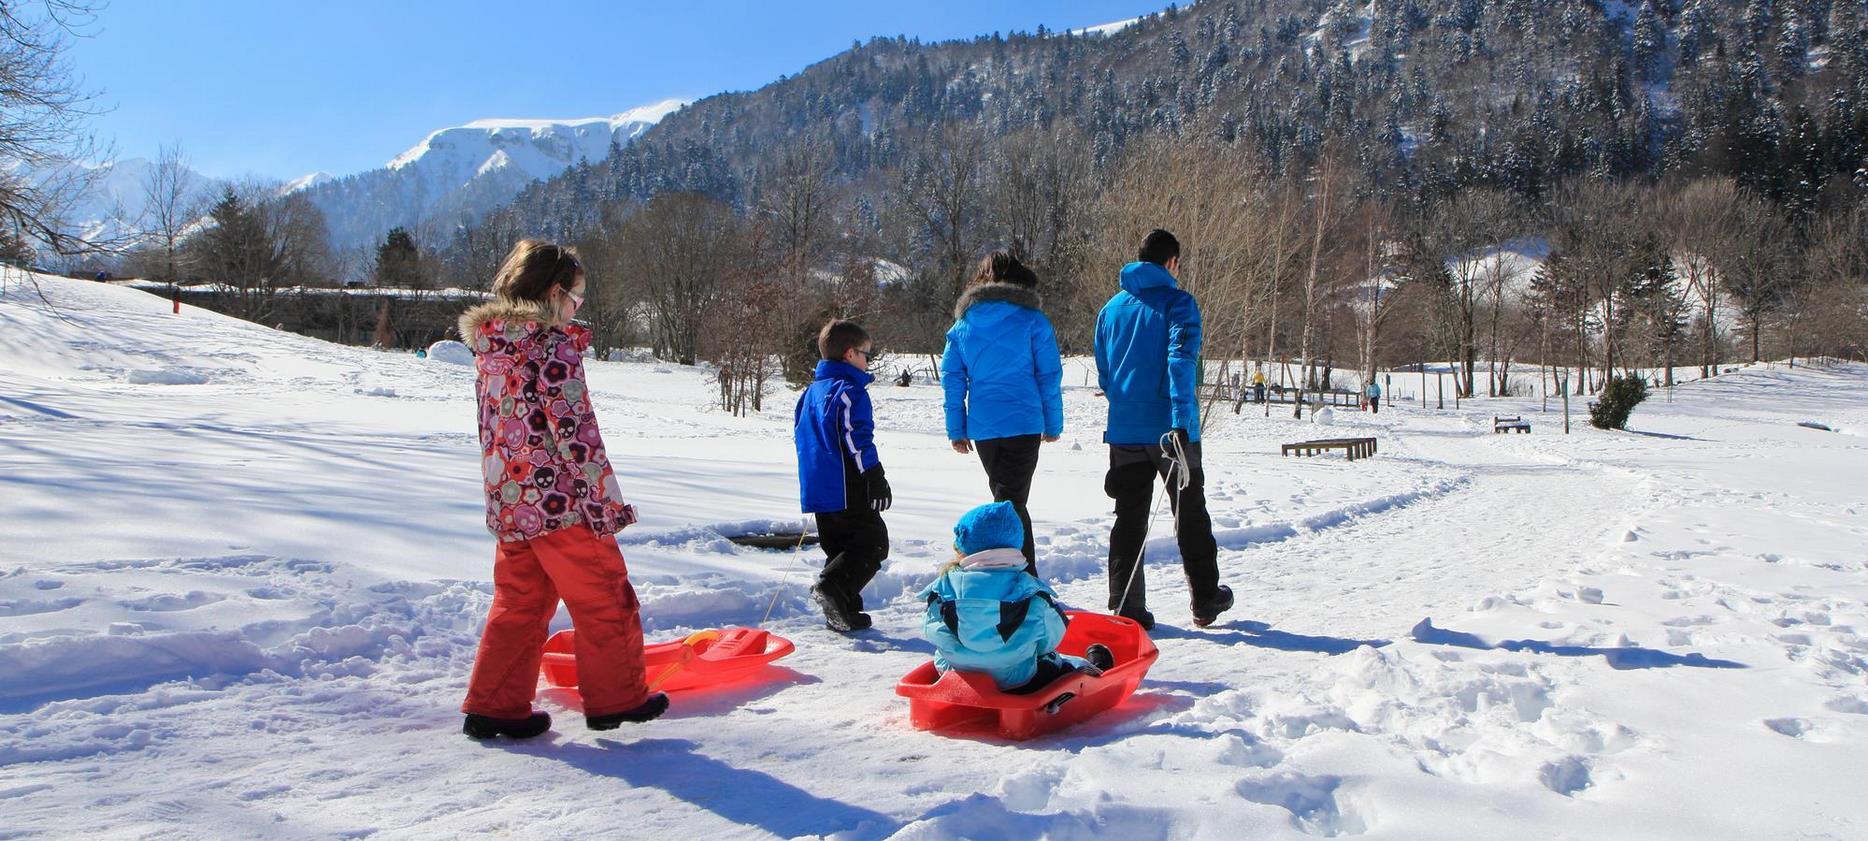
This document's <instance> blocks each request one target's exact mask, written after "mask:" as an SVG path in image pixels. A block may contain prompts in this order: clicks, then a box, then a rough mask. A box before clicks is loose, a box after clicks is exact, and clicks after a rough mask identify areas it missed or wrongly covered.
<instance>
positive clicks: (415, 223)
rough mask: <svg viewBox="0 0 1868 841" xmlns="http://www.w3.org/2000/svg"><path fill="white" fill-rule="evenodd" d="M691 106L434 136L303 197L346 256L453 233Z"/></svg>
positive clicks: (504, 123)
mask: <svg viewBox="0 0 1868 841" xmlns="http://www.w3.org/2000/svg"><path fill="white" fill-rule="evenodd" d="M683 104H684V103H683V102H682V101H681V100H673V99H671V100H668V101H665V102H658V103H655V104H653V105H645V106H643V107H640V108H634V109H631V110H628V111H624V112H622V113H620V114H616V115H613V116H609V117H593V118H588V119H576V120H476V121H474V122H471V123H468V124H466V125H464V126H457V127H454V128H445V129H441V130H439V131H436V132H433V133H431V134H429V135H428V137H426V138H424V139H423V140H422V142H420V143H418V144H416V145H415V146H413V147H411V148H410V149H409V150H408V151H406V152H403V153H402V154H400V155H397V156H396V157H395V158H394V159H393V160H391V161H390V162H389V163H388V164H387V165H385V166H384V167H383V168H382V169H375V170H371V171H369V172H364V173H358V174H355V175H350V176H345V177H342V178H329V179H326V180H323V181H319V182H316V183H312V184H310V185H308V186H306V187H305V188H304V192H305V195H307V196H308V197H310V198H311V200H312V202H313V203H314V204H316V205H318V207H319V208H320V209H321V210H323V211H324V215H325V223H326V225H327V226H328V227H329V228H330V231H331V244H332V246H333V247H335V248H337V249H339V250H343V249H348V248H353V247H356V246H360V245H363V246H368V245H374V244H375V243H377V242H379V241H380V240H381V239H382V237H383V234H385V233H387V232H388V231H389V229H390V228H393V227H397V226H402V227H407V228H410V229H418V228H420V227H421V226H422V225H423V224H424V223H426V222H431V221H433V222H435V224H436V225H438V226H439V229H440V230H442V231H447V232H452V231H453V230H454V226H455V225H456V224H459V223H464V222H465V223H472V222H476V221H478V219H479V217H480V216H481V215H482V214H484V213H486V212H487V211H489V210H492V209H493V208H495V207H498V206H499V205H501V204H504V203H505V202H507V201H509V200H511V199H512V197H513V196H514V195H517V194H518V192H519V190H520V188H522V187H524V186H525V185H526V184H528V183H531V182H532V181H535V180H538V179H540V178H547V177H550V176H552V175H556V174H558V173H559V172H562V171H564V170H565V169H566V168H568V167H570V166H572V165H574V164H577V163H578V162H580V161H597V160H602V159H603V157H604V156H605V155H607V154H609V151H610V145H611V144H612V143H619V144H626V143H628V142H629V141H631V140H634V139H635V138H636V137H637V136H638V135H640V134H641V133H642V132H644V131H646V130H648V128H649V127H650V126H652V125H654V124H655V123H656V122H658V121H659V120H661V118H662V117H664V116H667V115H668V114H670V113H673V112H674V111H676V110H679V109H680V108H681V106H682V105H683ZM424 245H434V246H438V245H439V243H434V244H428V243H424Z"/></svg>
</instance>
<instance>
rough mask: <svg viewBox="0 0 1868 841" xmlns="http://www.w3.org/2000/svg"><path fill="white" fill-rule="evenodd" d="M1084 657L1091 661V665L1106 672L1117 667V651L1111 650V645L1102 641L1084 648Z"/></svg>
mask: <svg viewBox="0 0 1868 841" xmlns="http://www.w3.org/2000/svg"><path fill="white" fill-rule="evenodd" d="M1083 659H1085V660H1088V661H1090V665H1092V666H1095V667H1096V668H1097V670H1098V671H1104V672H1106V671H1109V670H1110V669H1113V668H1115V667H1116V655H1115V652H1113V651H1110V650H1109V646H1106V645H1102V644H1100V643H1098V644H1096V645H1092V646H1090V647H1089V648H1086V649H1084V650H1083Z"/></svg>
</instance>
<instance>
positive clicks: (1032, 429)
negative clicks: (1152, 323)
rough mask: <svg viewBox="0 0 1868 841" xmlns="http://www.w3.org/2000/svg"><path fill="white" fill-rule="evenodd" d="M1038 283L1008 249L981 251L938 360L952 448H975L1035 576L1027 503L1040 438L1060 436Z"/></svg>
mask: <svg viewBox="0 0 1868 841" xmlns="http://www.w3.org/2000/svg"><path fill="white" fill-rule="evenodd" d="M1037 286H1038V277H1037V275H1035V274H1032V272H1031V270H1030V269H1028V268H1025V266H1024V264H1023V263H1020V262H1019V261H1018V258H1016V257H1013V256H1012V255H1011V254H1010V253H1008V252H1006V251H1003V250H1000V251H994V252H992V253H991V254H988V255H986V256H985V258H984V259H982V260H980V262H979V270H978V271H977V272H976V273H975V274H974V276H973V283H972V284H971V285H970V286H968V287H967V290H966V292H964V293H962V294H961V295H960V300H959V302H958V303H956V304H954V308H953V314H954V323H953V327H952V328H951V329H949V330H948V331H947V349H946V351H945V352H944V353H943V354H942V355H941V364H940V373H941V386H942V388H944V389H945V390H946V395H947V440H949V441H951V442H952V443H953V449H954V452H957V453H961V454H965V453H968V452H972V451H974V450H977V451H978V452H979V461H980V464H982V465H984V466H985V468H986V482H987V484H988V486H989V487H990V488H991V489H992V498H993V499H995V500H998V501H1001V502H1010V503H1012V507H1013V508H1014V509H1016V510H1017V511H1018V519H1019V521H1020V522H1021V523H1023V524H1024V526H1025V541H1024V546H1023V547H1022V548H1023V551H1024V553H1025V570H1026V571H1027V572H1030V573H1031V574H1033V575H1036V574H1037V572H1038V563H1037V554H1036V552H1035V551H1034V549H1035V547H1034V546H1033V543H1032V529H1031V512H1029V511H1027V510H1026V509H1025V503H1026V501H1027V500H1028V499H1029V498H1030V497H1031V477H1032V474H1034V473H1036V472H1037V470H1038V446H1039V443H1040V442H1041V441H1056V440H1057V438H1058V436H1060V435H1062V434H1063V433H1064V399H1063V383H1064V366H1063V360H1062V359H1061V358H1060V357H1059V356H1058V353H1057V334H1056V333H1054V332H1052V330H1051V320H1050V319H1048V318H1045V317H1044V311H1043V310H1042V309H1041V306H1042V301H1041V300H1040V299H1039V297H1038V289H1037ZM969 442H970V443H969Z"/></svg>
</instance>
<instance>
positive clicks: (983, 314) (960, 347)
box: [940, 283, 1064, 441]
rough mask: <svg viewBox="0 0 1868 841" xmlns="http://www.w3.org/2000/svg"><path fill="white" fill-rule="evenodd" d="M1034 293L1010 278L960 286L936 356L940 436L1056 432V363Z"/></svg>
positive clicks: (1059, 378) (1059, 409) (1060, 377)
mask: <svg viewBox="0 0 1868 841" xmlns="http://www.w3.org/2000/svg"><path fill="white" fill-rule="evenodd" d="M1039 307H1040V301H1039V298H1038V293H1037V292H1036V291H1034V290H1032V289H1030V288H1029V287H1025V286H1020V285H1018V284H1015V283H986V284H981V285H979V286H975V287H973V288H971V289H968V290H967V291H966V293H965V294H963V295H961V296H960V301H959V302H958V303H957V304H955V305H954V323H953V327H952V328H951V329H949V330H948V331H947V349H946V351H945V352H944V353H942V354H941V361H940V376H941V388H942V389H943V390H944V391H945V392H946V397H947V439H948V440H950V441H986V440H990V439H993V438H1009V437H1011V436H1014V435H1039V434H1043V435H1053V436H1055V435H1062V434H1063V432H1064V396H1063V383H1064V365H1063V360H1062V359H1061V358H1060V357H1059V356H1058V353H1057V334H1056V333H1055V332H1053V331H1052V329H1051V320H1050V319H1048V318H1045V317H1044V312H1043V310H1041V309H1039Z"/></svg>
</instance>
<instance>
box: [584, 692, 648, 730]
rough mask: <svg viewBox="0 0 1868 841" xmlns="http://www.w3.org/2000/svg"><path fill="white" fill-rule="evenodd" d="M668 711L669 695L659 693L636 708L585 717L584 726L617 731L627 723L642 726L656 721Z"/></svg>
mask: <svg viewBox="0 0 1868 841" xmlns="http://www.w3.org/2000/svg"><path fill="white" fill-rule="evenodd" d="M667 711H668V693H666V692H657V693H655V694H653V695H650V696H649V699H648V700H647V701H643V702H642V703H640V704H637V705H635V706H634V707H631V708H629V709H626V710H623V711H622V712H613V713H610V714H609V715H591V716H585V717H584V726H586V727H589V728H590V729H592V730H615V729H616V728H618V727H621V726H622V724H623V722H625V721H627V722H630V723H632V724H641V723H642V722H645V721H654V720H655V719H657V718H660V717H661V714H662V713H665V712H667Z"/></svg>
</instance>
